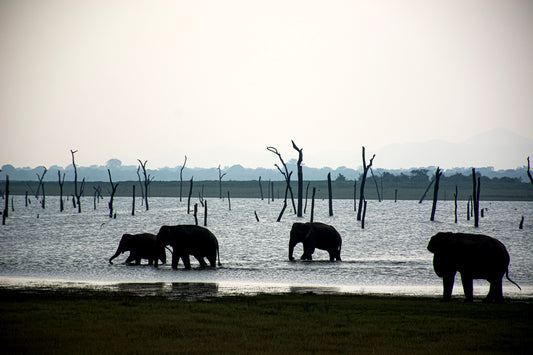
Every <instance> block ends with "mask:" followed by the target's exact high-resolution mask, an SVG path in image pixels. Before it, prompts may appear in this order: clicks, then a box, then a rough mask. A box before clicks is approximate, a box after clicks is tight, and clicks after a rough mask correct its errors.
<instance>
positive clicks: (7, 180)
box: [2, 175, 9, 225]
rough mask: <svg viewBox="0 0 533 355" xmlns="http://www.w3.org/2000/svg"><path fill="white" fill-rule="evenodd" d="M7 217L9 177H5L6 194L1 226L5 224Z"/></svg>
mask: <svg viewBox="0 0 533 355" xmlns="http://www.w3.org/2000/svg"><path fill="white" fill-rule="evenodd" d="M8 215H9V175H6V192H5V200H4V212H3V213H2V225H5V224H6V218H7V216H8Z"/></svg>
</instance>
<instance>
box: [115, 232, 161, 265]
mask: <svg viewBox="0 0 533 355" xmlns="http://www.w3.org/2000/svg"><path fill="white" fill-rule="evenodd" d="M126 251H129V252H130V256H128V258H127V259H126V261H125V263H126V264H128V263H131V262H133V261H135V264H136V265H139V264H140V263H141V259H148V264H149V265H152V264H153V263H154V262H155V261H156V260H161V262H162V263H163V264H165V263H166V262H167V256H166V253H165V248H164V247H157V244H156V235H155V234H151V233H141V234H124V235H123V236H122V238H121V239H120V243H119V244H118V248H117V251H116V252H115V255H113V256H112V257H111V258H109V263H110V264H113V259H114V258H116V257H117V256H119V255H120V254H122V253H124V252H126Z"/></svg>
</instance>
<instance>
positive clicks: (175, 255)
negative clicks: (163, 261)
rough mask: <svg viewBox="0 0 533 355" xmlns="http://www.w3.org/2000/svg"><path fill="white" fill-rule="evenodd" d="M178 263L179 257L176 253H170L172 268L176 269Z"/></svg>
mask: <svg viewBox="0 0 533 355" xmlns="http://www.w3.org/2000/svg"><path fill="white" fill-rule="evenodd" d="M179 262H180V256H179V255H178V253H176V251H174V253H172V268H173V269H177V268H178V263H179Z"/></svg>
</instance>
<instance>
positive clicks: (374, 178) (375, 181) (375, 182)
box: [370, 169, 381, 202]
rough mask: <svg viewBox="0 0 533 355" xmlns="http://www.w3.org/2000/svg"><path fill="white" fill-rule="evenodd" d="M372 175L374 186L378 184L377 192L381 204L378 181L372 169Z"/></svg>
mask: <svg viewBox="0 0 533 355" xmlns="http://www.w3.org/2000/svg"><path fill="white" fill-rule="evenodd" d="M370 175H372V180H374V184H376V192H377V194H378V201H379V202H381V195H380V193H379V187H378V181H377V180H376V177H375V176H374V170H372V169H370Z"/></svg>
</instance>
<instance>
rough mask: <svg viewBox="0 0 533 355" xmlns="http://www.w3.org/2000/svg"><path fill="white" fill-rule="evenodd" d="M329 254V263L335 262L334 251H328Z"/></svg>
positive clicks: (335, 252)
mask: <svg viewBox="0 0 533 355" xmlns="http://www.w3.org/2000/svg"><path fill="white" fill-rule="evenodd" d="M328 253H329V261H335V256H336V254H337V251H336V250H328Z"/></svg>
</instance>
